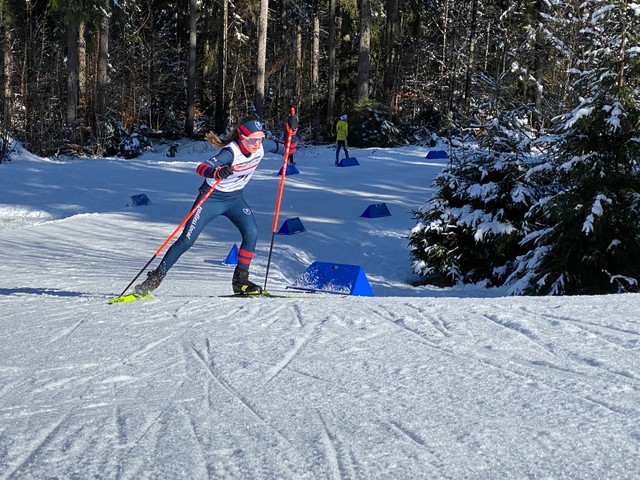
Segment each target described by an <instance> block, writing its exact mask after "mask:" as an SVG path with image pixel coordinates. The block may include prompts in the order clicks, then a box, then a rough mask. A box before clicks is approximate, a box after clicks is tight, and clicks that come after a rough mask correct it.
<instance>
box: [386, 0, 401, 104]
mask: <svg viewBox="0 0 640 480" xmlns="http://www.w3.org/2000/svg"><path fill="white" fill-rule="evenodd" d="M386 9H387V25H386V29H385V56H384V80H383V84H384V98H387V99H388V100H389V109H390V110H393V99H394V97H395V85H396V82H397V80H396V70H397V69H396V50H397V42H398V29H399V26H398V24H399V14H398V0H387V3H386Z"/></svg>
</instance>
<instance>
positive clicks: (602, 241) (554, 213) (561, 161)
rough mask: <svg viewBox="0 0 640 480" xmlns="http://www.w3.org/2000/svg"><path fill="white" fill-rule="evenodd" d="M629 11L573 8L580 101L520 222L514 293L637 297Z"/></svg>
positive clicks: (634, 28)
mask: <svg viewBox="0 0 640 480" xmlns="http://www.w3.org/2000/svg"><path fill="white" fill-rule="evenodd" d="M632 5H633V4H628V3H627V2H626V1H622V0H617V1H610V0H607V1H603V0H587V1H585V2H583V3H582V4H581V5H580V8H581V11H580V14H581V19H582V22H583V23H582V29H581V34H582V36H581V39H582V42H581V45H579V47H580V48H581V51H582V52H583V53H582V55H581V56H580V57H578V56H576V58H577V60H576V61H575V65H574V68H573V73H574V74H575V76H576V81H575V83H574V84H573V89H574V90H575V92H576V93H578V94H579V95H580V98H579V100H578V101H577V104H576V106H575V108H573V109H572V110H571V111H569V112H567V113H566V114H564V115H561V116H560V117H559V118H558V121H557V124H556V125H555V129H554V135H553V136H551V137H549V141H548V145H549V147H550V149H551V153H550V157H549V163H548V164H547V171H550V172H552V173H553V175H551V176H547V175H545V178H547V179H549V178H551V179H552V180H551V181H548V182H547V183H546V184H545V185H544V187H545V188H546V190H547V191H548V194H547V195H546V196H545V197H543V198H542V199H541V200H540V202H538V203H537V204H536V205H535V206H534V208H533V209H532V210H531V212H530V213H529V214H528V221H529V222H530V225H531V229H530V231H529V232H528V236H527V237H526V238H525V239H524V242H525V244H526V245H528V246H529V248H530V251H529V252H528V253H527V254H526V255H524V256H522V257H521V258H520V259H519V263H518V268H517V270H516V272H515V273H514V274H513V275H512V276H511V278H510V279H509V282H510V283H511V284H512V286H511V292H512V293H515V294H520V293H526V294H551V295H559V294H594V293H613V292H625V291H638V288H639V287H638V280H639V279H640V262H638V258H640V222H639V219H640V175H639V173H640V172H638V162H639V161H640V138H638V131H639V130H640V89H639V88H638V83H637V79H638V78H640V62H639V53H640V51H639V49H638V46H637V45H638V32H640V28H639V26H640V8H639V7H637V6H635V7H632ZM535 176H536V174H535V172H532V173H531V178H533V177H535Z"/></svg>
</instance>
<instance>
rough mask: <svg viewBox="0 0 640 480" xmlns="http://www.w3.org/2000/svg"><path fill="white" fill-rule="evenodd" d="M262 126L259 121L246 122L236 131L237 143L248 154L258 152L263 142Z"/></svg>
mask: <svg viewBox="0 0 640 480" xmlns="http://www.w3.org/2000/svg"><path fill="white" fill-rule="evenodd" d="M262 128H263V125H262V122H260V121H259V120H248V121H245V122H243V123H242V124H241V125H240V126H239V127H238V128H237V129H236V130H237V132H238V139H239V142H240V143H241V144H242V147H244V149H245V150H247V151H248V152H250V153H255V152H257V151H258V149H259V148H260V146H261V145H262V140H264V132H263V131H262Z"/></svg>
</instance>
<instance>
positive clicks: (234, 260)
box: [222, 243, 238, 265]
mask: <svg viewBox="0 0 640 480" xmlns="http://www.w3.org/2000/svg"><path fill="white" fill-rule="evenodd" d="M222 263H223V264H225V265H237V264H238V245H236V244H235V243H234V244H233V247H231V250H229V254H228V255H227V258H226V259H225V260H224V262H222Z"/></svg>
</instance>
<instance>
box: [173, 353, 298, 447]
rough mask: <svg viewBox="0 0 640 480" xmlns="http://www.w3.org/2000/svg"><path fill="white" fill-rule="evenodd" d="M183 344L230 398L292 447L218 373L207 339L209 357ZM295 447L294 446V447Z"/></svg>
mask: <svg viewBox="0 0 640 480" xmlns="http://www.w3.org/2000/svg"><path fill="white" fill-rule="evenodd" d="M184 346H185V348H186V349H188V351H190V352H191V353H192V354H193V356H195V358H196V359H197V360H198V361H199V362H200V363H201V364H202V366H203V367H204V369H205V371H206V372H207V373H208V374H209V375H210V376H211V378H213V380H215V381H216V383H217V384H218V385H220V386H221V387H222V389H223V390H224V391H226V392H227V393H228V394H229V395H231V397H232V398H235V399H236V400H238V401H239V402H240V404H241V405H242V406H244V407H245V408H246V409H247V410H248V411H249V412H250V413H251V414H252V415H254V416H255V417H256V418H258V419H259V420H260V421H261V422H262V423H263V424H264V425H266V426H267V427H268V428H269V429H270V430H271V431H273V432H274V433H276V435H277V436H278V437H279V438H281V439H282V440H284V441H285V442H286V443H287V445H289V446H290V447H291V448H294V446H293V445H292V443H291V442H290V441H289V439H288V438H287V437H286V436H285V435H284V434H282V433H281V432H280V431H279V430H278V429H276V428H275V427H274V426H272V425H271V424H270V423H269V422H268V421H267V420H266V419H265V418H264V417H263V416H262V415H261V414H260V413H259V412H258V410H257V409H256V408H255V407H254V406H253V405H252V404H251V403H250V402H249V400H248V399H247V398H245V397H244V396H243V395H242V394H240V393H239V392H237V391H236V390H235V389H234V388H233V387H232V386H231V385H230V384H229V383H228V382H227V381H226V380H224V379H223V378H222V377H221V376H220V374H219V373H218V372H217V371H216V368H215V365H214V364H213V360H212V359H211V352H210V344H209V341H208V340H207V341H206V347H207V356H208V357H209V359H207V358H206V357H205V355H204V354H203V353H202V352H200V351H199V350H198V349H197V348H196V347H195V346H194V345H192V344H190V343H188V342H185V343H184ZM294 449H295V448H294Z"/></svg>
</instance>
